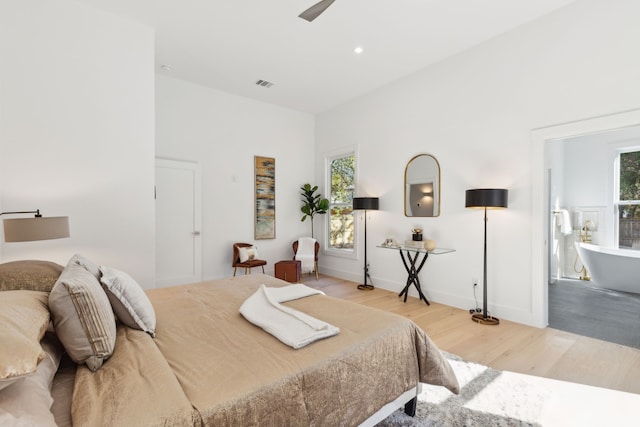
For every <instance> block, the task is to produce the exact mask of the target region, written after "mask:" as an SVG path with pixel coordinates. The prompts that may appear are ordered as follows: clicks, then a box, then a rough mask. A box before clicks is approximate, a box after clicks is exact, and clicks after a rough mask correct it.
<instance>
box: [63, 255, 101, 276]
mask: <svg viewBox="0 0 640 427" xmlns="http://www.w3.org/2000/svg"><path fill="white" fill-rule="evenodd" d="M68 264H76V265H79V266H80V267H82V268H84V269H85V270H87V271H88V272H89V273H91V274H93V275H94V276H95V277H96V279H98V280H100V269H99V268H98V265H97V264H96V263H94V262H93V261H91V260H90V259H89V258H87V257H85V256H82V255H80V254H75V255H74V256H72V257H71V259H70V260H69V262H68Z"/></svg>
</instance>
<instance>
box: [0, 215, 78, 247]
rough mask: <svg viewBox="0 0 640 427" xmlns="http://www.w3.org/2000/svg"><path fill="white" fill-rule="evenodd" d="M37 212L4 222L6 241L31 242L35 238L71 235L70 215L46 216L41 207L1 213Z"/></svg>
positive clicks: (56, 237) (59, 237)
mask: <svg viewBox="0 0 640 427" xmlns="http://www.w3.org/2000/svg"><path fill="white" fill-rule="evenodd" d="M19 214H35V216H34V217H33V218H11V219H5V220H4V221H3V222H4V241H5V242H31V241H34V240H49V239H61V238H64V237H69V217H68V216H54V217H48V218H45V217H43V216H42V215H41V214H40V209H36V210H35V211H19V212H0V215H19Z"/></svg>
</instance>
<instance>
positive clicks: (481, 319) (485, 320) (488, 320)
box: [471, 313, 500, 325]
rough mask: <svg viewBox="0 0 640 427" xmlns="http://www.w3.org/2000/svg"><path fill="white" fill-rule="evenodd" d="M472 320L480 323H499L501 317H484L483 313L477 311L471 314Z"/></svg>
mask: <svg viewBox="0 0 640 427" xmlns="http://www.w3.org/2000/svg"><path fill="white" fill-rule="evenodd" d="M471 320H473V321H474V322H476V323H480V324H481V325H499V324H500V319H498V318H497V317H492V316H487V317H484V315H483V314H482V313H476V314H473V315H471Z"/></svg>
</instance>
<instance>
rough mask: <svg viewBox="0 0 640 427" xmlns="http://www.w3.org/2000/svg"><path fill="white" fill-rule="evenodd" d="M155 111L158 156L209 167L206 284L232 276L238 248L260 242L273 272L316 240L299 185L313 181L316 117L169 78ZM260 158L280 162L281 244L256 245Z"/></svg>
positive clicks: (205, 181)
mask: <svg viewBox="0 0 640 427" xmlns="http://www.w3.org/2000/svg"><path fill="white" fill-rule="evenodd" d="M258 90H264V89H261V88H260V89H258ZM156 111H157V120H156V135H157V138H156V155H157V156H158V157H161V158H168V159H174V160H186V161H194V162H198V163H200V165H201V167H202V235H201V238H202V270H203V271H202V276H203V279H214V278H220V277H228V276H229V275H230V274H232V272H233V269H232V268H231V257H232V244H233V243H234V242H253V243H255V244H257V246H258V250H259V253H260V256H261V258H264V259H266V260H267V262H268V264H267V267H266V271H267V272H271V273H272V272H273V265H274V263H275V262H277V261H279V260H282V259H291V257H292V255H293V254H292V251H291V243H292V242H293V241H294V240H295V239H297V238H298V237H301V236H308V235H310V234H311V225H310V223H309V220H307V221H306V222H304V223H302V222H300V218H301V216H302V213H301V212H300V204H301V203H300V187H301V186H302V185H304V184H305V183H307V182H310V183H312V182H313V180H314V118H313V116H311V115H309V114H305V113H299V112H296V111H292V110H288V109H284V108H280V107H276V106H273V105H269V104H265V103H263V102H258V101H254V100H251V99H248V98H244V97H240V96H235V95H231V94H229V93H225V92H221V91H218V90H214V89H208V88H205V87H202V86H198V85H194V84H191V83H187V82H184V81H181V80H177V79H174V78H170V77H165V76H157V82H156ZM256 155H258V156H266V157H274V158H275V159H276V238H275V239H267V240H257V241H256V240H254V210H255V208H254V194H255V190H254V156H256ZM318 223H319V221H318Z"/></svg>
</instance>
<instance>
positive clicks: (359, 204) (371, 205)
mask: <svg viewBox="0 0 640 427" xmlns="http://www.w3.org/2000/svg"><path fill="white" fill-rule="evenodd" d="M379 202H380V199H379V198H377V197H354V198H353V210H354V211H362V210H367V211H377V210H378V206H379Z"/></svg>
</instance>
